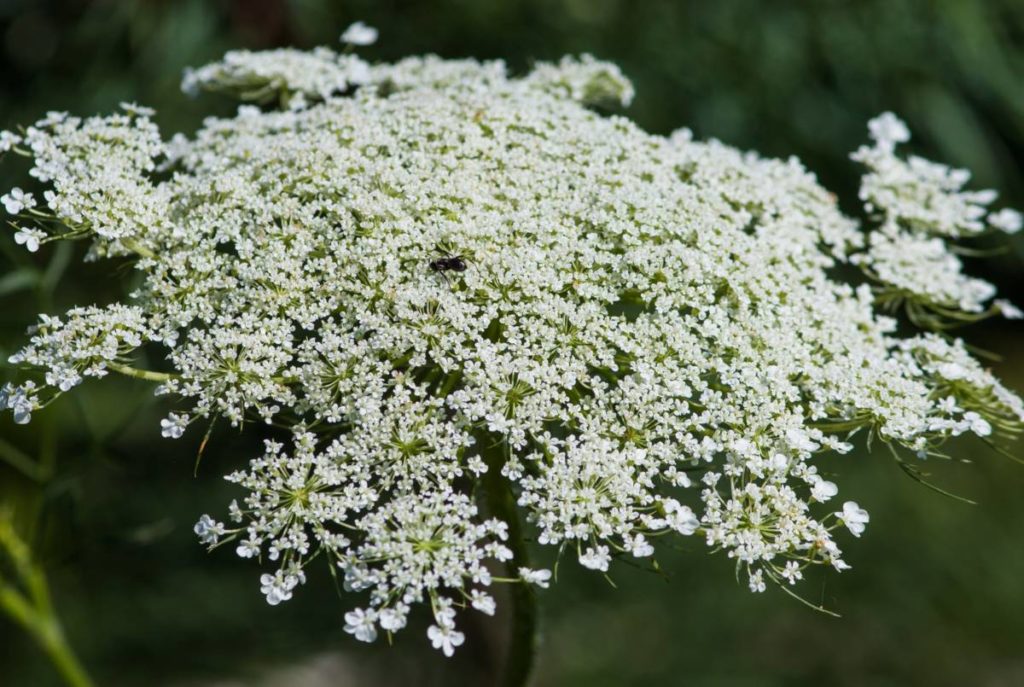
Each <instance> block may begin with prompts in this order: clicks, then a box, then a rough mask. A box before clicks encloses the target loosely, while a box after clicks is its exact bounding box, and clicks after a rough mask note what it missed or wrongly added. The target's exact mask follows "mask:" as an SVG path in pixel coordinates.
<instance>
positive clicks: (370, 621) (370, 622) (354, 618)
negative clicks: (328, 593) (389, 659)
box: [345, 608, 377, 642]
mask: <svg viewBox="0 0 1024 687" xmlns="http://www.w3.org/2000/svg"><path fill="white" fill-rule="evenodd" d="M345 632H347V633H349V634H350V635H353V636H355V638H356V639H358V640H359V641H360V642H372V641H373V640H375V639H377V613H376V612H375V611H373V610H369V611H364V610H363V609H361V608H356V609H355V610H352V611H349V612H348V613H346V614H345Z"/></svg>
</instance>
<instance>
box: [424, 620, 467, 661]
mask: <svg viewBox="0 0 1024 687" xmlns="http://www.w3.org/2000/svg"><path fill="white" fill-rule="evenodd" d="M427 637H429V638H430V643H431V644H432V645H433V647H434V648H435V649H440V650H441V651H442V652H443V653H444V655H445V656H449V657H450V656H452V655H453V654H454V653H455V647H457V646H462V643H463V642H465V641H466V635H464V634H463V633H461V632H458V631H457V630H456V629H455V628H453V627H448V626H447V625H442V626H440V627H438V626H437V625H431V626H430V627H429V628H427Z"/></svg>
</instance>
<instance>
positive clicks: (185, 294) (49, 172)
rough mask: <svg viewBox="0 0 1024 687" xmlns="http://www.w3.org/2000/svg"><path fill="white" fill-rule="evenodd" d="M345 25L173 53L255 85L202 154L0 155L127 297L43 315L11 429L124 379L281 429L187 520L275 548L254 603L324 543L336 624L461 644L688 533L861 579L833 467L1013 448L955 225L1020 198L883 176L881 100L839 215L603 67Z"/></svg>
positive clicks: (222, 79)
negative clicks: (510, 603) (390, 52)
mask: <svg viewBox="0 0 1024 687" xmlns="http://www.w3.org/2000/svg"><path fill="white" fill-rule="evenodd" d="M345 36H346V38H345V41H346V42H347V43H348V45H349V49H347V50H346V51H345V52H343V53H336V52H334V51H332V50H329V49H326V48H320V49H317V50H314V51H312V52H302V51H296V50H274V51H269V52H257V53H252V52H231V53H228V54H227V55H226V56H225V57H224V59H223V60H221V61H219V62H216V63H214V64H210V65H207V66H205V67H202V68H200V69H197V70H195V71H190V72H189V73H187V74H186V76H185V79H184V90H185V91H186V92H189V93H198V92H202V91H215V92H220V93H227V94H230V95H232V96H235V97H238V98H240V99H241V100H243V101H247V102H246V103H245V104H243V105H241V106H240V107H239V108H238V112H237V114H236V115H235V116H233V117H230V118H226V119H217V118H210V119H208V120H206V122H205V123H204V124H203V126H202V128H200V129H199V131H197V132H196V133H195V134H194V135H193V136H191V137H184V136H181V135H176V136H174V137H173V138H171V139H170V140H169V141H164V140H163V139H162V138H161V136H160V134H159V132H158V130H157V128H156V126H155V125H154V123H153V121H152V119H151V116H152V112H151V111H149V110H147V109H146V108H143V107H139V106H135V105H125V106H124V107H123V111H121V112H119V113H116V114H112V115H109V116H101V117H91V118H87V119H81V118H78V117H74V116H69V115H67V114H64V113H51V114H49V115H48V116H47V117H46V118H45V119H43V120H41V121H39V122H37V123H36V124H34V125H33V126H31V127H28V128H27V129H24V130H22V131H12V132H4V133H3V134H2V137H0V148H2V149H4V150H8V151H10V152H11V153H14V154H19V155H25V156H30V157H31V158H32V159H33V160H34V166H33V168H32V171H31V174H32V176H33V177H34V178H35V179H36V180H37V181H38V182H39V184H41V185H42V186H43V188H44V190H41V191H36V192H35V193H27V192H24V191H22V190H21V189H17V188H16V189H13V190H11V191H10V192H8V193H7V194H6V195H4V196H3V204H4V206H5V209H6V211H7V212H8V213H9V214H10V215H11V220H12V223H13V224H14V225H15V227H16V229H15V230H16V232H17V233H15V240H16V241H18V243H20V244H23V245H24V246H25V247H26V248H27V249H28V250H33V251H34V250H37V249H41V247H42V246H44V245H45V244H48V243H50V242H53V241H58V240H66V239H84V240H86V241H87V242H88V244H89V252H88V259H90V260H98V259H101V258H105V259H110V260H113V261H126V260H127V261H131V262H132V263H133V264H134V267H135V269H136V270H138V272H139V275H140V284H141V286H139V288H138V289H137V290H136V291H135V292H133V293H130V294H126V295H125V298H124V299H123V301H122V302H117V303H110V304H104V305H88V306H83V307H77V308H74V309H72V310H71V311H69V312H67V313H66V314H63V315H60V316H56V315H41V316H40V320H39V323H38V324H37V325H36V326H35V327H34V328H33V329H32V330H31V338H30V340H29V342H28V343H27V345H26V346H25V347H24V348H23V349H22V350H21V351H20V352H18V353H17V354H15V355H14V356H13V358H12V359H11V362H12V363H14V364H16V365H18V366H21V367H22V368H24V370H25V371H26V372H25V376H24V378H23V380H22V381H21V382H20V383H18V384H17V385H9V386H8V387H7V388H6V389H5V390H4V392H3V399H2V400H3V403H2V405H3V406H4V407H6V408H9V409H10V410H12V411H13V413H14V418H15V420H16V421H17V422H28V421H29V418H30V416H31V414H32V413H34V412H36V411H38V410H39V409H40V408H42V407H44V406H46V405H47V404H48V403H50V402H51V401H52V400H53V399H54V398H56V397H58V396H59V395H61V394H63V393H65V392H67V391H69V390H71V389H72V388H73V387H75V386H76V385H78V384H79V383H81V382H82V381H83V380H85V379H86V378H89V377H102V376H105V375H106V374H108V373H110V372H114V373H120V374H127V375H131V376H135V377H140V378H142V379H149V380H152V381H153V382H154V383H156V384H157V385H158V386H157V393H159V394H162V395H164V396H166V397H167V399H168V401H167V402H168V404H169V406H170V405H171V404H173V412H169V414H168V415H167V417H166V419H165V420H163V422H162V423H161V430H162V434H163V435H164V436H165V437H170V438H177V437H180V436H182V435H183V434H184V433H185V432H187V431H191V430H192V428H193V425H197V426H198V428H199V430H198V431H200V432H202V431H203V429H204V428H205V427H206V426H208V425H209V424H210V423H211V421H213V420H214V419H220V420H222V422H225V423H226V424H230V425H232V426H241V425H253V426H258V425H264V424H265V425H267V426H268V427H267V429H265V430H264V431H265V435H266V437H267V438H266V444H265V450H264V452H263V454H262V455H260V456H257V457H255V458H254V459H253V460H252V461H251V463H250V464H249V465H248V467H247V468H246V469H243V470H240V471H238V472H235V473H233V474H231V475H229V476H228V479H229V480H231V481H232V482H233V483H235V484H236V485H237V486H238V488H239V498H238V500H237V501H236V502H233V503H231V504H230V506H229V507H228V508H227V513H226V517H224V518H223V519H218V518H215V517H212V516H210V515H203V516H202V518H201V519H200V520H199V523H198V524H197V525H196V526H195V531H196V533H197V535H198V536H199V538H200V540H201V541H202V542H203V543H204V544H207V545H209V546H211V547H216V546H220V545H222V544H224V543H227V542H230V543H231V546H233V547H234V549H235V551H236V552H237V554H238V555H239V556H241V557H243V558H251V559H254V560H256V561H258V562H259V563H260V564H261V565H262V566H264V568H265V572H264V573H263V574H262V577H261V578H260V587H261V589H262V591H263V593H264V594H265V595H266V599H267V601H268V603H270V604H278V603H282V602H285V601H287V600H288V599H290V598H291V597H292V596H293V594H295V593H297V591H298V588H299V587H301V586H302V585H303V583H304V582H305V581H306V579H307V573H308V571H309V570H310V565H311V563H312V561H314V560H316V559H321V560H326V561H327V562H328V563H329V567H330V569H331V570H332V571H333V572H334V573H335V574H336V575H338V577H339V580H340V581H341V583H342V584H343V585H344V588H345V590H348V591H350V592H351V593H352V597H351V598H352V599H354V601H353V606H354V607H353V608H352V610H348V611H347V612H344V614H343V615H344V627H345V630H347V631H348V632H349V633H351V634H352V635H354V636H355V638H356V639H359V640H362V641H367V642H370V641H373V640H375V639H376V638H378V637H380V636H381V635H382V634H387V635H391V634H393V633H396V632H398V631H399V630H401V629H402V628H403V627H405V625H406V623H407V619H408V617H409V615H410V614H411V613H413V612H414V610H415V609H417V608H422V609H425V612H426V613H428V614H430V616H432V623H431V624H430V627H429V630H428V632H427V636H428V639H429V641H430V642H431V643H432V644H433V646H434V647H436V648H437V649H439V650H440V651H442V652H444V654H445V655H449V656H450V655H451V654H452V653H453V652H454V651H455V650H456V649H457V648H458V647H460V646H461V645H463V644H464V642H465V636H464V634H463V633H462V632H461V631H460V630H459V629H458V628H459V627H460V625H459V622H458V619H459V617H460V614H461V613H462V612H463V611H469V610H471V609H472V610H475V611H478V612H481V613H484V614H493V613H494V612H495V609H496V599H495V596H494V595H493V593H492V590H493V587H494V585H495V584H497V583H502V582H504V583H509V584H512V585H516V587H514V589H516V590H522V593H520V591H516V592H515V593H514V596H515V597H516V598H517V599H520V600H525V601H524V602H528V600H529V599H530V598H532V594H533V589H532V588H531V586H533V587H541V588H546V587H548V586H549V584H550V583H552V582H553V581H554V580H553V578H552V574H551V572H550V571H551V568H552V564H553V562H554V560H555V558H556V557H558V556H567V557H570V558H575V559H576V560H578V561H579V563H580V564H581V565H583V566H584V567H586V568H590V569H592V570H595V571H598V572H605V571H608V570H609V569H610V566H612V565H613V564H614V563H615V561H617V560H619V559H641V560H647V561H651V560H652V559H653V558H654V557H655V555H656V553H657V550H658V547H659V545H661V544H662V543H663V542H666V541H668V540H671V539H673V538H676V537H690V538H694V539H699V540H702V541H703V542H705V543H706V544H707V546H708V547H710V548H711V549H714V550H717V551H721V552H722V553H723V554H724V555H726V556H728V557H730V558H732V559H733V560H734V561H735V562H736V565H737V568H738V570H739V571H740V572H741V573H742V575H743V579H744V580H746V581H747V582H748V583H749V587H750V589H751V590H753V591H755V592H760V591H763V590H764V589H765V588H766V586H767V585H768V584H769V583H774V584H777V585H780V586H781V587H782V588H783V589H787V590H788V589H789V588H790V587H791V585H795V584H796V583H797V582H798V581H799V580H800V579H801V578H802V577H803V575H804V573H805V571H806V570H807V568H808V567H809V566H813V565H825V566H831V567H832V568H834V569H836V570H845V569H846V568H848V567H849V565H848V564H847V562H846V561H845V559H844V558H843V555H842V552H841V550H840V540H841V538H842V537H843V536H844V535H845V534H852V535H853V536H860V535H861V534H862V533H863V532H864V531H865V526H866V525H867V524H868V522H869V516H868V513H867V512H866V511H865V510H864V509H863V508H861V507H860V506H859V505H858V504H857V503H856V502H855V501H854V500H845V502H844V501H837V497H838V495H839V492H840V489H839V487H838V486H837V485H836V484H835V483H833V482H831V481H829V480H827V479H825V478H824V477H823V472H825V471H828V470H829V468H828V466H829V463H830V462H831V461H834V460H835V455H836V454H844V453H847V452H848V451H849V450H850V449H851V448H852V446H853V441H854V440H855V439H857V438H866V439H868V441H870V442H873V443H874V445H875V446H878V445H880V444H884V445H887V446H889V447H890V448H891V449H892V450H893V453H894V455H896V456H897V458H898V460H899V461H900V464H901V465H902V466H904V469H906V470H907V471H908V472H910V473H911V474H913V475H918V474H919V472H920V471H919V469H918V468H917V467H916V464H917V463H918V462H919V461H920V460H922V459H925V458H927V457H929V456H933V455H936V456H937V455H942V453H941V450H942V447H943V444H944V443H945V442H946V441H947V440H948V439H949V438H950V437H955V436H958V435H961V434H973V435H976V436H977V437H981V438H982V439H984V440H986V441H994V440H997V438H998V437H1008V436H1012V435H1013V434H1014V433H1016V432H1017V431H1019V429H1020V427H1021V424H1022V422H1024V405H1022V402H1021V400H1020V398H1019V397H1018V396H1017V395H1015V394H1014V393H1013V392H1011V391H1009V390H1008V389H1007V388H1005V387H1004V386H1003V385H1002V384H1001V383H1000V382H999V381H998V380H997V379H996V378H995V377H994V376H993V375H992V374H991V373H990V372H989V371H988V370H987V369H985V368H984V367H983V366H982V365H981V364H980V363H979V362H978V360H976V359H975V357H974V356H973V355H972V354H971V353H970V352H969V349H968V348H967V346H966V345H965V344H964V342H963V341H962V340H960V339H958V338H954V337H952V336H951V335H949V334H948V330H949V329H950V328H951V327H952V326H954V325H957V324H962V323H964V322H969V321H974V320H977V319H980V318H981V317H986V316H992V315H1002V316H1007V317H1019V316H1020V311H1019V310H1017V309H1016V308H1015V307H1014V306H1012V305H1011V304H1009V303H1007V302H1004V301H993V300H992V299H993V297H994V288H993V287H992V286H991V285H990V284H988V283H986V282H984V281H981V280H979V279H974V278H971V277H968V276H966V275H965V274H964V273H963V271H962V265H961V262H960V259H959V258H958V253H957V246H956V242H958V241H961V240H966V239H971V238H974V237H976V236H978V235H981V234H986V233H992V232H1007V233H1009V232H1014V231H1017V230H1019V229H1020V228H1021V216H1020V215H1019V214H1018V213H1016V212H1014V211H1012V210H1008V209H1002V210H998V211H990V209H989V206H990V204H991V203H992V202H993V201H994V199H995V194H994V193H993V192H989V191H967V190H963V187H964V186H965V184H966V182H967V181H968V174H967V172H964V171H960V170H952V169H949V168H947V167H944V166H941V165H938V164H935V163H932V162H928V161H925V160H922V159H919V158H916V157H909V158H904V157H902V156H901V155H900V154H899V153H898V152H897V146H898V144H902V143H905V142H906V141H907V140H908V138H909V132H908V131H907V128H906V127H905V125H904V124H903V123H902V122H901V121H900V120H898V119H897V118H896V117H895V116H893V115H891V114H884V115H882V116H881V117H879V118H877V119H875V120H873V121H872V122H871V123H870V125H869V128H870V141H871V142H870V143H869V144H868V145H866V146H864V147H863V148H861V149H860V150H858V151H857V152H856V153H855V154H854V155H853V159H854V160H855V161H856V162H858V163H860V164H862V165H864V166H865V167H866V174H865V176H864V179H863V186H862V191H861V196H862V199H863V202H864V204H865V213H864V216H863V218H861V219H860V220H855V219H852V218H850V217H848V216H846V215H844V214H843V213H842V212H840V210H839V208H838V207H837V201H836V197H835V196H834V195H833V194H831V193H829V192H828V191H826V190H825V189H823V188H822V187H821V186H820V185H819V184H818V183H817V181H816V179H815V177H814V176H813V175H812V174H811V173H809V172H808V171H806V170H805V169H804V168H803V167H802V166H801V164H800V163H799V162H798V161H797V160H795V159H790V160H786V161H778V160H772V159H764V158H761V157H758V156H756V155H754V154H750V153H742V152H740V151H737V150H735V149H733V148H731V147H729V146H727V145H724V144H722V143H719V142H716V141H712V142H708V143H702V142H697V141H694V140H692V137H691V135H690V133H689V132H688V131H686V130H680V131H678V132H676V133H675V134H673V135H672V136H670V137H662V136H655V135H651V134H648V133H646V132H644V131H642V130H641V129H639V128H638V127H637V126H636V125H634V124H633V123H632V122H630V121H629V120H628V119H625V118H623V117H621V116H614V115H612V116H609V115H606V114H601V113H600V112H599V111H598V110H597V109H595V108H594V106H595V105H609V104H611V105H627V104H628V103H629V102H630V99H631V98H632V97H633V89H632V87H631V85H630V83H629V81H627V80H626V78H625V77H624V76H623V75H622V73H621V72H620V71H619V69H618V68H617V67H615V66H614V65H611V64H608V63H604V62H600V61H597V60H595V59H593V58H591V57H589V56H584V57H582V58H580V59H575V58H565V59H563V60H562V61H561V62H559V63H558V64H540V65H537V66H536V67H535V68H534V69H533V70H532V71H531V72H530V73H528V74H526V75H525V76H522V77H512V76H509V74H508V73H507V72H506V68H505V66H504V65H503V64H502V63H500V62H487V63H480V62H476V61H471V60H457V61H453V60H442V59H439V58H436V57H412V58H408V59H405V60H402V61H400V62H397V63H394V64H371V63H369V62H367V61H365V60H364V59H362V58H360V57H358V56H357V55H356V54H355V53H354V52H353V50H352V48H353V47H354V46H360V45H364V44H367V43H369V42H372V40H373V39H374V38H375V37H376V33H375V32H373V31H372V29H369V27H365V26H362V25H359V26H354V27H352V28H351V29H349V31H347V32H346V34H345ZM40 193H41V195H40ZM844 266H846V268H845V269H838V268H843V267H844ZM850 266H856V267H859V268H861V270H862V271H863V274H864V275H865V276H863V277H861V278H853V277H851V276H850V275H851V274H855V273H858V272H857V271H856V270H855V269H850ZM143 351H145V352H147V353H148V354H149V355H150V357H152V355H153V353H154V352H156V353H158V354H159V358H162V359H164V360H165V361H166V364H164V365H162V366H160V369H159V370H144V369H140V368H139V367H138V363H137V361H138V360H139V359H140V358H141V353H142V352H143ZM171 410H172V408H169V411H171ZM271 425H272V426H273V427H270V426H271ZM274 427H276V428H277V429H275V428H274ZM282 427H283V428H284V429H283V431H282V429H281V428H282ZM836 502H838V503H840V504H841V505H834V503H836ZM520 520H522V521H520ZM524 537H527V538H530V539H533V540H534V541H535V542H536V543H537V544H538V545H540V546H538V547H537V550H538V551H541V550H543V549H548V550H550V551H551V554H550V556H548V558H547V559H545V561H544V562H543V563H541V564H537V565H533V564H531V563H530V562H528V560H527V558H526V547H525V546H524V544H523V539H524ZM518 616H521V617H522V618H525V620H523V622H524V623H526V627H529V626H530V623H532V618H531V616H530V614H529V613H528V612H524V613H519V614H518ZM523 635H524V637H525V638H523V639H521V641H520V644H521V645H520V646H519V649H518V650H519V652H520V658H521V659H522V660H524V661H526V663H527V665H528V660H526V659H525V658H523V657H527V656H528V655H529V649H530V646H532V645H531V642H532V641H533V640H532V639H530V638H529V632H525V633H523ZM521 672H523V673H524V676H523V677H525V673H526V672H528V668H526V669H524V670H521ZM517 679H520V678H517ZM513 681H515V680H513Z"/></svg>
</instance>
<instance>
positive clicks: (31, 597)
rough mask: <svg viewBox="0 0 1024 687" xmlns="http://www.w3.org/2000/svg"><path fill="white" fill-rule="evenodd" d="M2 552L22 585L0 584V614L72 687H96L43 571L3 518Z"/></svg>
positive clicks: (0, 521) (0, 516) (0, 581)
mask: <svg viewBox="0 0 1024 687" xmlns="http://www.w3.org/2000/svg"><path fill="white" fill-rule="evenodd" d="M0 549H2V550H3V552H4V553H5V554H6V555H7V556H8V557H9V558H10V561H11V563H12V568H13V572H14V574H15V576H16V577H17V578H18V582H19V586H18V587H15V585H14V584H11V583H10V582H7V581H3V580H0V610H2V611H3V612H5V613H6V614H7V615H8V616H9V617H10V618H11V619H12V620H13V621H14V622H15V623H17V624H18V625H20V626H21V627H22V628H24V630H25V631H26V632H28V634H29V635H31V636H32V638H33V639H35V640H36V642H38V643H39V645H40V646H41V647H42V648H43V650H44V651H45V652H46V654H47V655H48V656H49V657H50V660H51V661H52V662H53V665H54V667H56V669H57V671H58V672H59V673H60V675H61V677H62V678H64V682H66V683H67V684H68V685H69V686H70V687H93V682H92V680H91V679H90V678H89V675H88V674H87V673H86V672H85V669H84V668H83V667H82V665H81V664H80V663H79V662H78V659H77V658H76V657H75V654H74V652H73V651H72V650H71V647H70V646H69V645H68V642H67V639H66V638H65V636H64V629H63V628H62V627H61V624H60V620H59V619H58V618H57V614H56V613H55V611H54V608H53V603H52V601H51V599H50V588H49V586H48V585H47V582H46V577H45V575H44V574H43V571H42V569H41V568H40V567H39V566H38V565H37V564H36V563H35V562H33V561H32V558H31V556H30V554H29V550H28V546H26V544H25V543H24V542H23V541H22V540H21V538H20V537H19V536H18V535H17V533H16V532H15V531H14V527H13V526H12V524H11V522H10V520H9V519H8V518H6V517H4V516H2V515H0ZM22 588H23V589H22Z"/></svg>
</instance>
